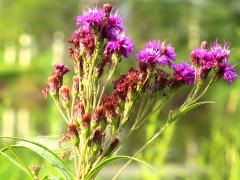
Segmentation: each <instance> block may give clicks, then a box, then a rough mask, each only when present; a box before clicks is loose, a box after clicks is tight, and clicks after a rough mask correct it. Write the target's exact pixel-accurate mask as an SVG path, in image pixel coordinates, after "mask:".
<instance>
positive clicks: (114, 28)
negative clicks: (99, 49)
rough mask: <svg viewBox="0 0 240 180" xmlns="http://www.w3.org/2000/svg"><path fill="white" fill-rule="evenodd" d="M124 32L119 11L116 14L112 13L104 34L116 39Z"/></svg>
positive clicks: (113, 39) (110, 38)
mask: <svg viewBox="0 0 240 180" xmlns="http://www.w3.org/2000/svg"><path fill="white" fill-rule="evenodd" d="M123 32H124V28H123V23H122V18H120V17H119V16H118V15H117V13H115V14H114V15H112V14H111V15H110V17H109V18H108V19H107V22H106V25H105V32H104V36H105V37H106V38H108V40H109V41H116V40H117V37H118V36H119V35H120V34H122V33H123Z"/></svg>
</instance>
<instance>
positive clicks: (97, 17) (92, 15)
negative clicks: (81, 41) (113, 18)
mask: <svg viewBox="0 0 240 180" xmlns="http://www.w3.org/2000/svg"><path fill="white" fill-rule="evenodd" d="M104 16H105V15H104V11H102V10H99V9H97V8H96V7H95V8H93V9H89V10H88V11H84V12H83V15H82V16H78V17H77V19H76V24H77V25H79V26H89V27H92V28H95V27H98V28H99V29H100V28H101V27H102V25H103V18H104Z"/></svg>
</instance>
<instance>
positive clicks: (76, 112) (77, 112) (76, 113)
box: [73, 99, 85, 123]
mask: <svg viewBox="0 0 240 180" xmlns="http://www.w3.org/2000/svg"><path fill="white" fill-rule="evenodd" d="M84 113H85V109H84V103H83V102H82V101H81V100H79V99H78V100H77V101H76V103H75V106H74V109H73V119H74V120H77V121H78V122H79V123H80V121H81V120H80V118H81V117H82V116H83V114H84Z"/></svg>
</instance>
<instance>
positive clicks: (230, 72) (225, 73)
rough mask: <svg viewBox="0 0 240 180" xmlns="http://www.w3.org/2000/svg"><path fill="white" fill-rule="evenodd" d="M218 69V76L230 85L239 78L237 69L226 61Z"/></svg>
mask: <svg viewBox="0 0 240 180" xmlns="http://www.w3.org/2000/svg"><path fill="white" fill-rule="evenodd" d="M218 67H219V71H218V76H219V77H223V78H224V80H226V81H227V82H228V84H232V82H233V80H234V79H236V78H237V77H238V75H237V71H236V69H235V68H234V67H233V66H232V65H231V64H230V63H228V62H226V61H224V62H222V63H220V64H219V65H218Z"/></svg>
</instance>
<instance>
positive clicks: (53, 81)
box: [48, 76, 60, 98]
mask: <svg viewBox="0 0 240 180" xmlns="http://www.w3.org/2000/svg"><path fill="white" fill-rule="evenodd" d="M59 86H60V82H59V80H58V78H57V77H56V76H50V77H49V78H48V90H49V93H50V96H51V97H52V98H56V97H57V95H58V90H59Z"/></svg>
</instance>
